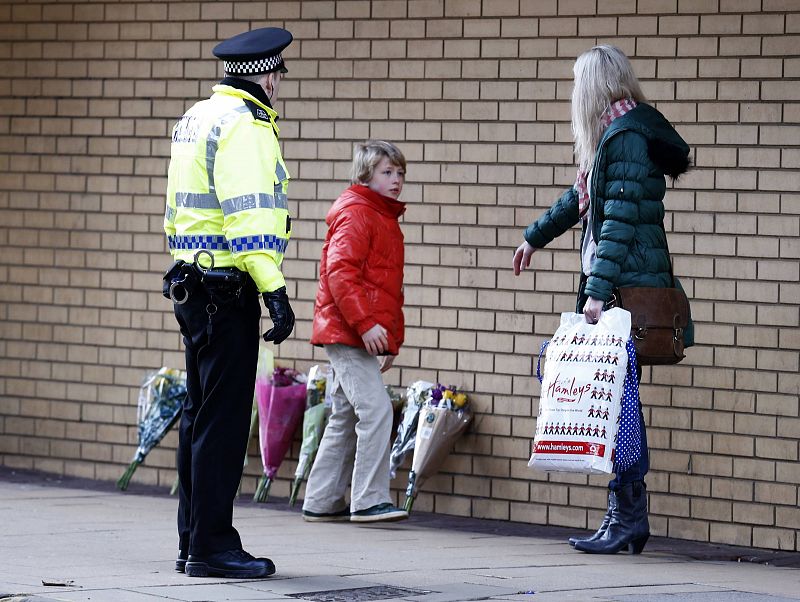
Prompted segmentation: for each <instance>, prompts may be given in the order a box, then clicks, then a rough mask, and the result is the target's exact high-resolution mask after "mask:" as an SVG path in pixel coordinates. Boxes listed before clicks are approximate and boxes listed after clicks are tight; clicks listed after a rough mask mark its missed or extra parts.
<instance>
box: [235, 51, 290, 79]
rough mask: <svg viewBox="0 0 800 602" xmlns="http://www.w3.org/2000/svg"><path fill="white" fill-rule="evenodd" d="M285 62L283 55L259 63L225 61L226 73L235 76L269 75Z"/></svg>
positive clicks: (261, 60)
mask: <svg viewBox="0 0 800 602" xmlns="http://www.w3.org/2000/svg"><path fill="white" fill-rule="evenodd" d="M282 62H283V55H282V54H276V55H275V56H270V57H268V58H265V59H258V60H257V61H245V62H237V61H223V65H224V69H225V73H233V74H235V75H257V74H259V73H269V72H270V71H272V70H273V69H275V67H277V66H278V65H280V64H281V63H282Z"/></svg>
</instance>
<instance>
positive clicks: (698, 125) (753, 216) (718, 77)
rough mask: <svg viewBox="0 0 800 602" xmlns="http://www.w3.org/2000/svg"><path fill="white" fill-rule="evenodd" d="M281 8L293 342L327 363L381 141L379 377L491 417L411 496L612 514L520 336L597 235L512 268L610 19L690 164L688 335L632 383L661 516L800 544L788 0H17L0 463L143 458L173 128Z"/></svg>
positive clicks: (568, 293) (549, 328)
mask: <svg viewBox="0 0 800 602" xmlns="http://www.w3.org/2000/svg"><path fill="white" fill-rule="evenodd" d="M266 24H271V25H279V26H285V27H287V28H288V29H290V30H291V31H292V32H293V33H294V34H295V38H296V41H295V43H294V44H293V45H292V46H291V47H290V48H289V49H288V51H287V52H286V56H287V62H288V65H289V67H290V73H289V76H288V78H287V79H286V80H285V82H284V83H283V85H282V88H281V93H282V99H281V102H279V109H280V111H281V113H282V115H283V120H282V122H281V124H282V125H281V127H282V135H283V147H284V155H285V157H286V158H287V161H288V164H289V168H290V171H291V172H292V174H293V177H294V178H295V180H294V182H293V183H292V185H291V189H290V197H291V199H292V200H291V209H292V213H293V214H294V216H295V217H296V221H295V224H296V225H295V237H294V239H293V241H292V244H291V245H290V247H289V251H288V254H287V259H286V262H285V273H286V276H287V280H288V281H289V283H290V284H289V286H290V289H291V290H290V292H291V296H292V298H293V299H294V302H293V303H294V307H295V310H296V312H297V315H298V318H299V322H298V327H297V331H296V334H295V336H294V337H293V339H292V340H291V341H289V342H287V343H285V344H284V345H282V346H281V348H280V357H279V361H280V362H283V363H284V364H293V365H296V366H297V367H298V368H301V369H305V368H307V367H308V366H309V365H311V364H312V363H314V362H316V361H319V360H322V359H323V354H321V353H320V352H319V351H314V350H313V349H312V348H311V347H310V346H309V345H308V343H307V340H308V337H309V334H310V317H311V310H312V303H313V296H314V292H315V276H316V273H317V260H318V256H319V251H320V246H321V240H322V238H323V235H324V222H323V217H324V214H325V212H326V210H327V208H328V206H329V204H330V202H331V201H332V200H333V199H334V198H335V197H336V195H337V194H338V193H339V192H340V191H341V190H342V188H343V187H344V185H345V177H346V173H347V169H348V166H349V158H350V155H351V148H352V143H353V141H356V140H361V139H364V138H367V137H381V138H387V139H390V140H393V141H396V142H397V143H398V144H399V145H400V147H401V148H402V149H403V150H404V152H405V153H406V155H407V157H408V158H409V160H410V165H409V173H408V178H409V182H408V185H407V186H406V190H405V193H404V197H405V199H406V200H407V201H409V202H410V207H409V210H408V213H407V217H406V219H405V221H404V223H403V229H404V231H405V234H406V241H407V258H408V267H407V274H406V283H407V286H406V295H407V302H408V305H407V308H406V314H407V320H408V332H407V335H408V336H407V338H408V343H407V346H406V347H405V349H404V350H403V352H402V354H401V356H400V358H399V359H398V361H397V363H396V365H397V368H395V369H393V370H392V371H391V372H390V373H388V380H389V381H390V382H391V383H393V384H403V385H406V384H408V383H410V382H412V381H414V380H416V379H418V378H426V379H431V380H439V381H442V382H446V383H453V384H457V385H460V386H462V387H463V388H464V389H466V390H468V391H472V392H473V394H472V395H471V399H472V402H473V404H474V407H475V409H476V410H477V412H478V415H477V418H476V421H475V427H474V430H473V432H472V433H471V434H470V435H469V436H467V437H466V438H465V439H463V440H462V442H461V443H460V444H459V445H458V448H457V453H456V454H454V455H453V456H451V457H450V459H449V460H448V463H447V465H446V468H445V470H444V471H443V473H442V474H440V475H439V476H437V477H436V478H434V479H433V480H431V481H429V482H428V484H427V485H426V486H425V490H426V492H424V493H423V494H421V496H420V498H419V500H418V502H417V504H416V506H415V507H416V508H418V509H420V510H434V511H437V512H442V513H448V514H456V515H471V516H477V517H491V518H498V519H512V520H517V521H527V522H535V523H547V524H553V525H568V526H573V527H586V526H592V525H594V523H596V522H597V521H598V520H599V517H600V515H601V511H600V508H602V506H603V504H604V496H605V494H604V491H603V484H604V479H602V478H589V479H587V478H586V477H584V476H580V475H578V476H564V475H549V476H548V475H546V474H542V473H533V472H531V471H529V469H528V468H527V467H526V461H527V455H528V449H529V444H530V440H531V436H532V433H533V431H534V418H533V417H532V414H533V411H534V409H535V408H536V396H537V395H538V385H537V384H536V383H535V379H534V378H533V376H532V363H531V357H532V355H533V354H534V353H535V352H536V350H538V347H539V343H540V342H541V341H542V340H543V339H545V338H547V337H548V335H549V334H552V332H553V330H554V329H555V327H556V325H557V322H558V313H559V312H560V311H564V310H570V308H571V307H572V306H573V299H574V294H573V291H574V290H575V287H576V279H577V276H576V272H577V269H578V257H577V253H576V250H575V248H576V244H577V241H578V232H577V231H575V232H574V233H572V235H571V236H570V235H568V236H564V237H562V239H561V240H559V241H557V243H555V244H553V245H552V248H550V249H548V250H546V251H542V252H540V253H537V255H536V256H535V260H534V267H535V269H534V270H532V271H531V272H530V273H527V274H525V275H524V276H523V277H520V278H514V276H513V274H512V272H511V269H510V263H511V255H512V251H513V249H514V248H515V247H516V246H517V244H519V242H521V230H522V227H523V226H525V225H527V224H528V223H529V222H530V221H532V220H533V219H534V218H535V217H536V216H537V215H538V214H540V213H541V211H542V210H543V209H544V208H546V207H547V206H549V204H550V203H551V202H552V201H553V199H554V198H556V196H557V195H558V194H559V192H560V191H561V190H562V189H563V188H564V187H566V186H569V185H570V184H571V182H572V180H573V178H574V167H573V166H572V165H571V144H570V140H571V135H570V129H569V121H568V120H569V93H570V88H571V67H572V63H573V61H574V59H575V57H576V56H577V55H578V54H579V53H580V52H582V51H583V50H585V49H586V48H588V47H590V46H591V45H593V44H594V43H596V42H598V41H603V42H612V43H615V44H617V45H619V46H621V47H622V48H623V49H624V50H625V51H626V52H627V53H628V54H629V55H630V56H631V57H633V59H634V63H635V67H636V70H637V72H638V74H639V75H640V77H641V79H642V81H643V87H644V90H645V93H646V94H647V95H648V97H649V98H650V99H651V100H652V102H653V103H654V104H655V106H657V107H658V108H659V109H660V110H661V111H662V112H663V113H665V114H666V115H667V116H668V117H669V118H670V119H671V120H672V121H673V122H674V123H676V125H677V127H678V129H679V131H680V132H681V133H682V135H683V136H684V137H685V138H686V139H687V140H688V141H689V143H690V144H691V146H692V147H693V159H694V163H695V169H694V170H693V171H692V172H691V173H690V174H689V175H687V176H686V177H684V178H682V179H681V181H680V183H679V184H678V185H677V187H675V188H674V189H673V190H671V191H670V192H669V193H668V199H667V207H668V209H669V213H668V218H667V228H668V230H669V231H670V236H669V239H670V246H671V249H672V251H673V254H674V257H675V272H676V274H678V275H680V276H681V278H682V281H683V282H684V284H685V285H686V286H687V288H688V290H689V291H690V294H691V297H692V298H693V302H692V310H693V313H694V316H695V320H696V322H697V342H698V345H697V346H696V347H694V348H693V349H691V350H690V351H689V357H688V360H687V361H685V362H684V363H682V364H681V365H679V366H674V367H664V368H654V369H652V370H650V369H647V370H646V371H645V378H644V380H645V384H644V385H643V401H644V403H645V406H646V410H645V412H646V420H647V423H648V425H649V430H648V435H649V438H650V442H651V447H652V454H651V459H652V472H651V475H650V477H649V481H648V482H649V491H650V493H651V498H650V501H651V512H652V514H651V524H652V527H653V530H654V532H655V533H656V534H658V535H670V536H673V537H680V538H687V539H694V540H700V541H714V542H726V543H736V544H744V545H754V546H760V547H768V548H780V549H789V550H797V549H800V540H798V538H797V535H796V530H797V529H798V527H799V526H800V511H798V508H797V504H798V485H800V463H798V439H800V402H798V389H799V388H800V376H798V363H799V362H800V329H798V321H799V319H800V301H799V300H800V284H798V280H799V279H800V268H799V267H798V266H799V262H798V259H800V196H798V192H797V191H798V189H800V145H798V140H800V83H798V76H800V55H798V48H799V47H800V9H799V8H798V5H797V2H796V1H794V0H692V1H688V0H638V2H637V1H634V0H558V1H557V0H484V1H483V2H481V1H480V0H408V1H404V0H397V1H378V0H373V1H371V2H370V1H368V0H363V1H339V2H330V1H309V2H297V1H295V2H275V1H270V2H166V1H165V2H144V1H143V2H116V1H109V2H86V1H83V2H81V1H75V2H40V1H38V0H30V1H28V2H23V1H19V0H18V1H8V0H7V1H6V2H3V3H2V4H0V65H1V66H2V72H0V243H1V244H2V255H1V256H0V299H1V300H2V305H0V317H2V340H1V341H0V375H2V380H1V381H0V462H2V464H4V465H6V466H11V467H20V468H31V469H36V470H41V471H48V472H54V473H63V474H70V475H80V476H85V477H91V478H97V479H115V478H116V477H118V476H119V474H120V473H121V471H122V469H123V465H124V464H126V463H127V462H128V461H129V459H130V457H131V455H132V453H133V450H134V448H135V441H136V429H135V427H134V426H133V425H134V423H135V417H136V397H137V391H138V386H139V384H140V381H141V379H142V376H143V374H144V373H145V371H147V370H149V369H152V368H156V367H159V366H161V365H170V366H180V365H181V364H182V353H181V347H180V341H179V338H178V336H177V334H176V333H175V324H174V319H173V318H172V316H171V313H170V306H169V304H168V303H167V302H166V301H165V300H164V299H163V298H161V296H160V294H159V292H158V290H157V289H158V287H159V272H160V271H161V270H163V268H164V267H165V266H166V265H167V263H168V256H167V253H166V248H165V243H164V237H163V234H162V231H161V221H162V215H163V206H164V199H163V195H164V190H165V185H166V180H165V173H166V168H167V158H166V157H167V155H168V152H169V144H168V133H169V131H170V128H171V127H172V124H173V123H174V122H175V120H176V118H177V117H178V116H180V115H181V114H182V113H183V111H184V110H185V109H186V108H187V107H188V106H189V105H190V104H191V103H192V102H194V101H195V100H196V99H198V98H200V97H204V96H206V95H207V94H208V93H209V90H210V86H211V85H212V83H213V82H214V80H215V79H217V78H218V76H219V75H220V70H219V65H218V63H217V62H216V61H214V60H210V58H209V57H211V48H212V47H213V46H214V44H215V43H216V42H217V41H219V40H221V39H224V38H226V37H228V36H230V35H233V34H235V33H238V32H240V31H243V30H246V29H248V28H250V27H256V26H263V25H266ZM253 443H254V445H253V446H252V448H251V450H252V452H253V456H252V457H251V462H250V465H249V467H248V469H247V475H248V476H247V478H246V480H245V483H244V488H245V491H246V492H247V491H250V492H252V490H253V488H254V485H255V478H256V477H255V475H257V473H258V467H259V465H260V463H259V460H258V458H257V451H256V445H255V442H253ZM174 447H175V437H174V433H172V434H171V435H170V436H169V437H168V438H167V439H166V440H165V442H164V443H163V444H162V446H161V447H160V448H157V449H156V450H155V451H154V452H153V453H151V455H150V456H149V457H148V459H147V462H146V464H145V465H144V466H143V467H142V468H140V470H139V472H138V473H137V476H136V477H135V479H136V481H138V482H149V483H159V484H163V485H168V484H170V483H171V482H172V480H173V478H174V471H173V469H172V464H173V456H174ZM293 469H294V461H293V460H292V459H291V458H290V459H287V461H286V462H285V464H284V466H283V468H282V471H281V477H282V478H281V480H280V481H279V482H278V483H276V484H275V486H274V487H273V494H274V495H286V494H287V493H288V481H287V477H289V476H290V475H291V474H292V472H293ZM404 475H405V473H403V474H401V476H400V478H399V479H398V480H397V481H396V482H395V485H396V486H397V487H398V493H399V490H400V489H401V488H402V487H403V485H404V479H403V477H404Z"/></svg>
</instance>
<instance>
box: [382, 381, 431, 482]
mask: <svg viewBox="0 0 800 602" xmlns="http://www.w3.org/2000/svg"><path fill="white" fill-rule="evenodd" d="M434 387H435V385H434V384H433V383H429V382H427V381H424V380H418V381H416V382H414V383H413V384H411V385H410V386H409V387H408V389H406V404H405V407H404V408H403V418H402V420H401V421H400V423H399V424H398V425H397V436H396V437H395V439H394V443H393V444H392V451H391V452H390V454H389V478H390V479H393V478H395V477H396V476H397V469H398V468H400V465H401V464H402V463H403V460H404V459H405V457H406V454H407V453H408V452H410V451H411V450H413V449H414V442H415V440H416V436H417V422H418V421H419V411H420V409H421V408H422V405H423V404H424V403H425V399H426V397H427V396H428V394H429V393H430V391H431V389H433V388H434Z"/></svg>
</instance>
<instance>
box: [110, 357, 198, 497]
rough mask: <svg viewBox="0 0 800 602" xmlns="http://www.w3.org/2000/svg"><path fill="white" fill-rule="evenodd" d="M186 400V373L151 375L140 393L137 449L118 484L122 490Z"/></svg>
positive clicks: (164, 370)
mask: <svg viewBox="0 0 800 602" xmlns="http://www.w3.org/2000/svg"><path fill="white" fill-rule="evenodd" d="M185 399H186V373H185V372H184V371H183V370H176V369H173V368H166V367H164V368H161V369H160V370H158V371H156V372H150V373H149V374H148V375H147V376H146V377H145V379H144V382H143V383H142V387H141V389H140V390H139V401H138V407H137V422H138V425H139V446H138V447H137V448H136V452H135V454H134V456H133V460H132V461H131V463H130V465H129V466H128V468H127V469H126V470H125V472H124V473H123V474H122V476H121V477H120V478H119V480H118V481H117V487H119V488H120V489H121V490H122V491H125V490H126V489H127V488H128V484H129V483H130V480H131V477H132V476H133V473H134V472H135V471H136V468H137V467H138V466H139V464H141V463H142V462H144V459H145V457H146V456H147V454H149V453H150V450H152V449H153V448H154V447H155V446H156V445H158V444H159V442H160V441H161V440H162V439H163V438H164V436H165V435H166V434H167V433H168V432H169V430H170V429H171V428H172V426H173V425H174V424H175V423H176V422H177V421H178V417H179V416H180V414H181V409H182V407H183V402H184V400H185Z"/></svg>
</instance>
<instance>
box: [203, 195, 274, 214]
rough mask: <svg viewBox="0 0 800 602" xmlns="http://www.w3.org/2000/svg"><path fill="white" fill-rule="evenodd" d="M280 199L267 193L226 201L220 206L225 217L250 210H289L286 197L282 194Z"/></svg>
mask: <svg viewBox="0 0 800 602" xmlns="http://www.w3.org/2000/svg"><path fill="white" fill-rule="evenodd" d="M280 197H283V198H280ZM280 197H279V196H278V195H275V196H272V195H271V194H267V193H266V192H257V193H252V194H243V195H242V196H237V197H233V198H232V199H225V200H224V201H221V202H220V204H219V205H220V207H222V213H224V214H225V215H230V214H231V213H237V212H238V211H247V210H248V209H287V208H288V203H287V201H286V195H285V194H282V195H280Z"/></svg>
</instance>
